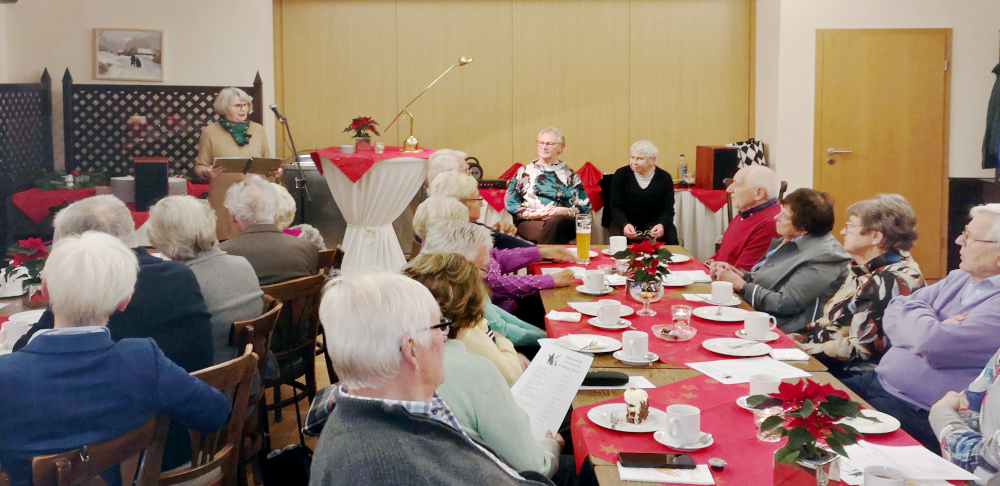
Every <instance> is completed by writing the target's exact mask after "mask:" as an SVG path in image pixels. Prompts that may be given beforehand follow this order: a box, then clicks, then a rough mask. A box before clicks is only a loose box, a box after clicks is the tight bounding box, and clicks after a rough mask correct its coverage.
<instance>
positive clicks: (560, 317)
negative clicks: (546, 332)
mask: <svg viewBox="0 0 1000 486" xmlns="http://www.w3.org/2000/svg"><path fill="white" fill-rule="evenodd" d="M545 317H547V318H549V319H552V320H553V321H566V322H580V319H581V318H583V314H580V313H579V312H559V311H549V313H548V314H546V315H545Z"/></svg>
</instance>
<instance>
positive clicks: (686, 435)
mask: <svg viewBox="0 0 1000 486" xmlns="http://www.w3.org/2000/svg"><path fill="white" fill-rule="evenodd" d="M667 435H668V436H669V437H670V438H671V439H673V440H674V442H675V443H676V444H678V445H683V444H693V443H695V442H697V441H698V439H699V438H701V410H698V407H694V406H691V405H671V406H669V407H667Z"/></svg>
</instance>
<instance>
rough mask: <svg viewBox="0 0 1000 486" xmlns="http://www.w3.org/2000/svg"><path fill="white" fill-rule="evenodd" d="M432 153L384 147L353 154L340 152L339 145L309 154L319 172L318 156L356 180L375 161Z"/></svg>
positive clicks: (430, 151) (422, 156) (429, 153)
mask: <svg viewBox="0 0 1000 486" xmlns="http://www.w3.org/2000/svg"><path fill="white" fill-rule="evenodd" d="M433 153H434V150H433V149H421V150H420V151H419V152H406V153H403V152H402V151H401V149H400V147H386V148H385V153H381V154H376V153H375V150H374V149H373V150H359V151H357V152H355V153H353V154H342V153H340V147H327V148H325V149H319V150H317V151H315V152H313V153H311V154H310V155H311V156H312V159H313V162H315V163H316V169H317V170H319V173H320V174H322V173H323V164H322V163H321V162H320V156H323V157H326V158H328V159H330V162H333V165H335V166H337V168H339V169H340V170H341V172H343V173H344V175H346V176H347V178H348V179H350V180H351V182H358V179H360V178H361V176H363V175H365V172H368V169H371V167H372V165H375V162H378V161H380V160H386V159H393V158H396V157H419V158H421V159H426V158H428V157H430V156H431V154H433Z"/></svg>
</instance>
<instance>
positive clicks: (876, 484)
mask: <svg viewBox="0 0 1000 486" xmlns="http://www.w3.org/2000/svg"><path fill="white" fill-rule="evenodd" d="M864 485H865V486H906V474H904V473H903V472H902V471H900V470H899V469H895V468H891V467H889V466H868V467H866V468H865V483H864Z"/></svg>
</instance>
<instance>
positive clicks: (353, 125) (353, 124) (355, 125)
mask: <svg viewBox="0 0 1000 486" xmlns="http://www.w3.org/2000/svg"><path fill="white" fill-rule="evenodd" d="M359 125H361V122H358V121H353V122H351V130H354V129H356V128H358V126H359Z"/></svg>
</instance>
